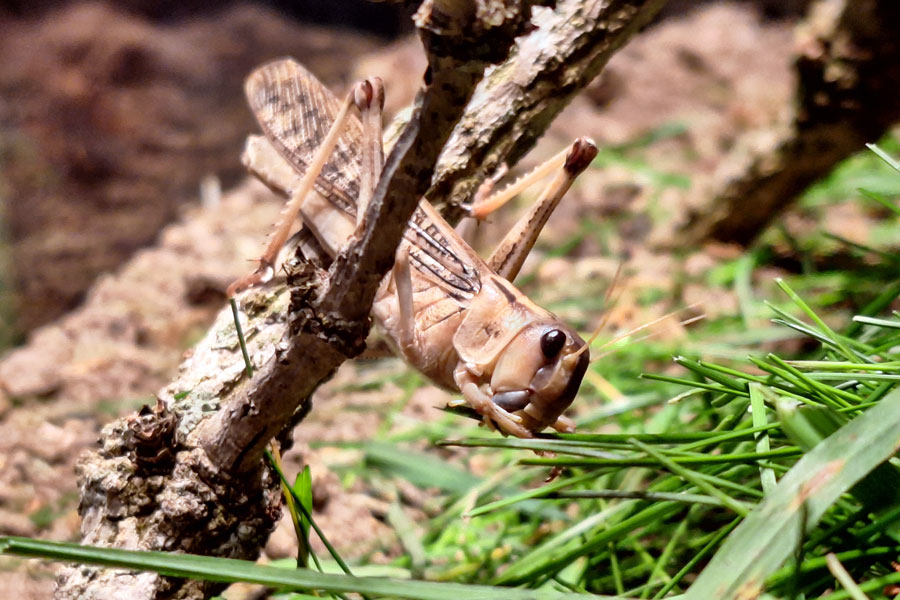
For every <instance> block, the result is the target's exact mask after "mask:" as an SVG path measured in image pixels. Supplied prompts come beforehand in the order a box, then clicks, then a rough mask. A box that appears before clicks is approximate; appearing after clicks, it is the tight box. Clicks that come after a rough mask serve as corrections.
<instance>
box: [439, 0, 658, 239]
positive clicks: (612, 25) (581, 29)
mask: <svg viewBox="0 0 900 600" xmlns="http://www.w3.org/2000/svg"><path fill="white" fill-rule="evenodd" d="M664 4H665V0H559V1H558V2H557V4H556V8H555V9H554V10H550V9H535V16H534V19H533V21H534V25H535V27H536V29H535V31H533V32H532V33H531V34H530V35H528V36H526V37H523V38H520V39H519V40H517V42H516V47H515V49H514V51H513V52H512V53H511V54H510V57H509V59H507V60H506V61H505V62H504V63H503V64H500V65H498V66H496V67H493V68H492V70H490V71H489V72H488V74H487V75H486V76H485V78H484V80H483V81H482V82H481V84H479V86H478V88H477V89H476V90H475V94H474V95H473V97H472V100H471V101H470V102H469V105H468V106H467V107H466V112H465V114H464V115H463V116H462V118H461V119H460V121H459V124H458V125H457V126H456V129H455V130H454V132H453V136H452V137H451V138H450V140H449V142H448V143H447V147H446V148H445V150H444V152H443V154H442V155H441V158H440V161H439V162H438V167H437V174H436V176H435V178H434V180H433V185H432V187H431V189H430V190H429V191H428V198H429V199H430V200H432V202H433V203H435V204H436V205H440V206H441V208H442V212H443V213H444V216H445V217H447V219H448V220H449V221H451V222H456V221H457V220H459V218H460V217H461V216H462V211H461V210H460V208H459V207H460V205H461V204H462V203H463V202H465V201H466V200H468V199H469V198H470V197H471V196H472V194H473V193H474V191H475V190H476V189H477V188H478V186H479V185H480V184H481V182H482V181H484V180H485V179H486V178H487V177H489V176H490V175H491V174H493V173H494V172H495V171H496V170H497V168H498V167H499V166H500V165H501V164H502V163H506V164H507V165H509V166H512V165H514V164H515V163H516V162H518V161H519V159H521V158H522V157H523V156H524V155H525V154H526V153H527V152H528V151H529V150H530V149H531V148H532V147H533V146H534V144H535V143H536V142H537V140H538V138H540V136H541V135H543V133H544V131H546V129H547V127H549V126H550V123H551V122H552V121H553V119H554V118H555V117H556V115H557V114H559V112H560V111H561V110H562V109H563V108H565V107H566V106H567V105H568V103H569V102H570V101H571V100H572V98H574V97H575V95H576V94H577V93H578V92H579V91H581V89H582V88H584V86H586V85H587V84H588V83H590V82H591V80H593V79H594V77H596V76H597V75H598V74H599V73H600V71H601V70H602V69H603V67H604V66H605V65H606V63H607V62H608V61H609V59H610V58H611V57H612V55H613V54H615V53H616V51H618V50H619V48H621V47H622V46H623V45H624V44H625V43H626V42H627V41H628V40H629V39H631V37H632V36H633V35H634V34H635V33H637V32H638V31H639V30H640V29H641V27H643V26H644V25H646V24H647V23H648V22H649V21H650V20H651V19H652V18H653V16H654V15H655V14H656V13H657V12H658V11H659V9H660V8H662V6H663V5H664Z"/></svg>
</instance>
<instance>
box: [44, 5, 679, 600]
mask: <svg viewBox="0 0 900 600" xmlns="http://www.w3.org/2000/svg"><path fill="white" fill-rule="evenodd" d="M661 4H662V0H652V1H648V2H636V1H631V2H626V1H621V0H618V1H616V0H614V1H609V2H600V1H599V0H590V1H586V2H576V1H575V0H562V1H561V2H559V6H558V8H557V10H556V11H555V12H549V11H547V10H544V11H542V14H541V15H540V16H539V17H537V18H536V19H535V21H537V22H538V24H539V27H540V29H539V30H538V31H535V32H532V33H531V34H530V35H528V36H526V37H520V39H519V40H518V47H517V48H516V50H515V52H514V53H513V54H512V55H511V56H512V57H511V58H507V57H508V56H510V50H509V49H510V47H511V46H512V44H513V42H514V39H515V38H516V37H517V36H522V34H524V33H526V32H528V31H529V30H530V29H531V15H530V3H529V2H527V1H525V0H518V1H514V0H507V1H500V0H477V1H475V2H459V1H456V0H433V1H426V2H425V3H423V5H422V7H421V8H420V10H419V12H418V13H417V15H416V24H417V26H418V27H419V31H420V34H421V37H422V40H423V44H424V45H425V47H426V52H427V53H428V59H429V69H428V72H427V73H426V76H425V81H426V83H427V84H428V85H427V88H426V90H425V92H424V93H420V94H419V96H418V97H417V100H416V105H415V110H414V112H413V117H412V119H411V122H410V124H409V125H408V126H407V128H406V129H405V130H404V132H403V133H402V134H401V136H400V138H399V140H398V142H397V144H396V145H395V146H394V148H393V150H392V152H391V154H390V156H389V157H388V160H387V161H386V165H385V170H384V172H383V175H382V179H381V180H380V181H379V185H378V188H377V190H376V193H375V197H374V198H373V199H372V201H371V202H370V204H369V209H368V211H367V214H366V219H365V231H364V233H363V234H362V235H361V236H360V237H359V239H358V240H354V241H353V242H352V243H351V244H350V245H348V246H347V247H345V248H344V249H343V250H342V251H341V252H340V253H339V255H338V256H337V257H336V258H335V260H334V261H333V262H332V264H331V266H330V268H329V270H328V271H327V272H326V271H323V270H320V269H317V268H315V267H313V266H311V265H310V264H309V263H307V262H304V261H302V260H293V261H291V262H290V264H289V265H288V268H287V270H288V272H289V276H288V285H287V287H278V286H272V287H269V288H265V289H261V290H258V291H255V292H252V293H250V294H246V295H245V296H244V297H243V299H242V300H243V310H244V316H245V318H246V325H245V331H246V333H247V336H248V346H249V348H248V349H249V354H250V356H251V360H252V362H253V364H254V367H255V368H256V374H255V375H254V377H253V378H252V379H248V378H247V377H245V376H244V373H243V370H244V366H243V361H242V359H241V355H240V352H238V351H237V340H236V336H235V332H234V327H233V324H232V323H231V314H230V311H227V310H226V311H223V312H222V313H221V314H220V316H219V318H218V320H217V321H216V323H215V324H214V325H213V327H212V328H211V330H210V332H209V334H208V335H207V336H206V338H205V339H204V340H203V341H202V342H201V343H200V344H199V345H198V346H197V347H196V348H195V349H194V350H193V351H192V354H191V356H190V357H189V358H188V359H187V360H186V361H185V362H184V364H183V365H182V368H181V372H180V375H179V377H178V378H177V379H176V380H175V381H174V382H172V383H171V384H169V385H168V386H167V387H166V388H165V389H164V390H162V391H161V392H160V394H159V403H158V406H157V407H156V409H155V410H152V411H151V410H146V411H144V412H143V413H142V414H141V415H139V416H136V417H132V418H130V419H125V420H120V421H117V422H115V423H113V424H111V425H109V426H107V427H106V428H105V429H104V431H103V435H102V440H101V443H102V449H101V451H100V452H99V453H96V454H93V455H91V456H90V457H88V458H87V459H85V460H84V461H83V462H82V464H81V467H80V469H81V472H80V486H81V495H82V502H81V513H82V515H83V518H84V521H83V526H82V533H83V540H84V542H85V543H88V544H96V545H101V546H114V547H124V548H140V549H147V550H169V551H171V550H179V551H187V552H195V553H202V554H209V555H217V556H229V557H239V558H254V557H255V556H256V555H257V554H258V552H259V548H260V547H261V545H262V544H263V543H264V541H265V539H266V537H267V536H268V533H269V531H270V530H271V528H272V527H273V526H274V524H275V523H276V521H277V519H278V517H279V514H280V509H279V503H280V501H279V490H278V484H277V481H275V480H274V478H273V477H272V474H271V473H270V471H269V470H268V469H267V468H265V467H264V465H263V464H262V461H261V455H262V452H263V449H264V448H265V446H266V445H267V444H268V443H269V441H270V440H271V439H272V438H273V437H275V436H277V435H278V434H279V432H281V431H283V430H284V428H285V427H286V426H288V425H289V424H290V423H291V422H292V420H293V419H294V417H295V416H296V415H297V414H298V413H302V412H304V411H305V410H307V409H308V408H309V404H308V402H309V401H308V399H309V397H310V395H311V394H312V392H313V390H314V389H315V388H316V387H317V386H318V385H319V384H320V383H321V382H322V381H324V380H326V379H327V378H328V377H330V376H331V374H332V373H334V371H335V369H336V368H337V367H338V365H339V364H340V363H341V362H343V361H344V360H346V358H348V357H352V356H353V355H355V353H357V352H358V351H359V350H360V349H361V347H362V344H363V340H364V338H365V334H366V332H367V331H368V327H369V322H368V312H369V307H370V306H371V302H372V298H373V297H374V294H375V290H376V287H377V286H378V284H379V282H380V280H381V278H382V277H383V275H384V274H385V273H386V272H387V271H388V269H390V267H391V265H392V264H393V255H394V249H395V248H396V246H397V244H398V242H399V240H400V236H401V234H402V231H403V228H404V226H405V223H406V221H407V219H408V217H409V215H410V214H411V213H412V210H413V209H414V207H415V204H416V202H417V201H418V199H419V198H420V197H421V196H422V194H424V193H425V192H426V190H428V189H429V183H430V182H432V181H434V182H435V186H434V187H432V188H431V192H430V194H431V195H432V197H435V196H434V194H437V193H439V192H440V190H444V191H443V192H440V193H441V197H445V198H448V199H450V204H449V205H450V206H456V205H457V204H458V203H459V201H460V200H461V198H462V194H463V193H464V192H465V190H467V189H471V187H472V185H474V182H475V181H476V180H477V178H479V177H480V176H481V174H482V173H484V172H487V171H491V170H493V169H494V168H495V167H496V166H497V165H498V164H499V163H500V162H501V161H509V162H514V161H515V160H516V159H518V157H520V156H521V155H522V154H524V152H525V151H526V150H527V148H528V147H530V146H531V145H532V144H533V143H534V141H535V139H536V138H537V137H538V136H539V135H540V134H541V133H542V132H543V130H544V129H545V128H546V126H547V125H548V124H549V122H550V120H551V119H552V117H553V116H554V115H555V114H556V113H557V112H559V110H561V108H562V107H563V106H564V105H565V103H566V102H567V101H568V100H569V99H571V97H572V96H573V95H574V94H575V93H576V91H577V90H578V89H579V88H580V87H582V86H584V85H586V84H587V82H588V81H590V79H591V78H592V77H593V76H594V75H595V74H596V73H597V72H599V70H600V68H601V67H602V66H603V64H605V62H606V60H607V59H608V58H609V56H611V54H612V53H613V52H614V51H615V49H617V48H618V47H619V46H621V45H622V44H623V43H624V41H625V40H626V39H627V38H628V37H629V36H630V35H631V34H633V33H634V32H635V31H636V30H637V29H638V28H639V27H640V25H642V24H643V23H644V22H646V21H647V20H648V19H649V18H650V16H651V15H652V14H653V12H654V11H655V10H656V9H657V8H658V7H659V6H660V5H661ZM499 60H505V63H504V64H503V65H502V66H501V67H500V68H498V69H495V70H494V71H493V72H492V75H491V79H492V81H491V82H490V85H485V84H484V83H482V84H481V85H479V81H480V80H481V77H482V74H483V72H484V67H485V65H486V64H487V63H489V62H495V61H499ZM476 89H477V91H475V90H476ZM473 91H475V95H474V97H473ZM470 98H471V101H470ZM454 127H455V129H454ZM451 132H452V135H453V137H452V140H451V141H450V143H449V144H448V148H447V149H445V150H444V151H443V152H444V154H443V155H441V156H442V157H443V158H442V159H441V162H440V166H439V167H438V169H437V170H436V171H435V167H434V165H435V161H437V160H438V156H439V153H440V152H441V151H442V148H443V147H444V145H445V142H447V140H448V138H450V136H451ZM215 587H216V586H211V585H208V584H204V583H201V582H185V581H179V580H172V579H167V578H164V577H161V576H158V575H154V574H146V573H145V574H135V573H130V572H125V571H117V570H112V569H100V568H93V567H81V566H79V567H73V568H69V569H66V570H65V571H64V572H63V574H62V576H61V578H60V587H59V588H58V592H57V597H58V598H76V597H85V596H94V597H100V596H104V597H111V596H121V597H129V598H156V597H161V596H177V597H202V596H204V595H206V594H208V593H210V592H211V591H213V590H214V589H215Z"/></svg>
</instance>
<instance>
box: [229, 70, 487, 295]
mask: <svg viewBox="0 0 900 600" xmlns="http://www.w3.org/2000/svg"><path fill="white" fill-rule="evenodd" d="M244 91H245V93H246V95H247V100H248V102H249V104H250V108H251V110H252V111H253V114H254V115H255V116H256V120H257V121H258V122H259V125H260V127H261V128H262V130H263V133H265V135H266V138H267V139H268V140H269V141H270V142H271V144H272V146H273V147H274V148H275V149H276V150H277V151H278V152H279V154H281V156H282V157H283V158H284V159H285V160H287V161H288V163H289V164H290V165H291V166H293V167H294V168H295V169H296V170H297V171H298V172H299V173H301V174H302V173H303V172H305V171H306V168H307V166H308V165H309V163H310V162H311V160H312V157H313V155H314V154H315V152H316V149H317V148H318V147H319V145H320V144H321V143H322V140H324V139H325V136H326V134H327V133H328V129H329V128H330V127H331V124H332V123H333V122H334V119H335V117H336V116H337V114H338V112H339V111H340V107H341V104H340V101H339V100H338V99H337V98H335V96H334V94H332V93H331V92H330V91H329V90H328V88H326V87H325V86H324V85H323V84H322V82H320V81H319V80H318V79H317V78H316V77H315V75H313V74H312V73H310V72H309V71H307V70H306V68H304V67H303V66H302V65H301V64H300V63H298V62H296V61H294V60H292V59H289V58H288V59H280V60H276V61H273V62H270V63H267V64H265V65H263V66H261V67H259V68H257V69H256V70H255V71H253V72H252V73H251V74H250V75H249V76H248V77H247V81H246V83H245V84H244ZM362 139H363V131H362V123H361V122H360V120H359V119H358V118H357V117H356V116H355V115H350V116H349V118H348V119H347V127H346V129H345V131H344V132H343V133H342V134H341V136H340V137H339V138H338V142H337V145H336V146H335V149H334V152H333V153H332V155H331V157H330V158H329V159H328V161H327V162H326V163H325V166H324V167H323V169H322V173H321V174H320V175H319V176H318V177H317V178H316V182H315V188H316V191H317V192H319V193H320V194H321V195H322V196H323V197H324V198H326V199H327V200H328V202H329V203H330V204H331V205H332V206H334V207H335V208H336V209H338V210H341V211H343V212H344V213H346V214H348V215H349V216H350V217H352V219H353V220H354V221H355V220H356V199H357V197H358V195H359V180H360V163H361V151H360V148H361V147H362ZM423 203H424V201H423ZM404 237H405V239H406V240H407V241H408V242H409V243H410V244H411V248H410V257H411V259H412V260H411V266H412V267H413V268H414V269H416V270H417V271H419V272H420V273H421V274H422V275H423V276H425V277H427V278H428V279H430V280H432V281H433V282H435V283H436V284H438V285H441V287H442V288H444V289H445V290H446V291H447V293H448V294H451V295H453V296H454V297H456V298H457V299H459V300H464V299H468V298H470V297H471V296H472V295H474V294H476V293H477V292H478V290H479V289H480V288H481V283H480V280H479V277H478V272H477V270H476V269H475V268H474V267H473V265H472V257H473V256H475V252H474V251H473V250H471V248H469V247H468V246H467V245H466V244H465V242H463V241H462V240H460V239H459V237H458V236H456V234H455V232H454V231H453V230H452V228H451V227H450V226H449V225H448V224H447V223H446V222H444V220H443V219H442V218H441V217H440V216H439V215H438V214H437V213H436V212H435V211H434V209H431V207H430V206H428V207H427V208H425V207H423V206H422V205H420V206H419V207H418V208H416V211H415V213H414V214H413V217H412V218H411V219H410V223H409V228H408V229H407V231H406V233H405V235H404ZM475 259H476V260H478V259H477V256H475Z"/></svg>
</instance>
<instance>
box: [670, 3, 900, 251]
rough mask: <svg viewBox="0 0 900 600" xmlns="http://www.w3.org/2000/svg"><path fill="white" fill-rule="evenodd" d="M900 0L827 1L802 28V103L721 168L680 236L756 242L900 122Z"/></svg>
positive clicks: (751, 138) (689, 239)
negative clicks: (814, 187)
mask: <svg viewBox="0 0 900 600" xmlns="http://www.w3.org/2000/svg"><path fill="white" fill-rule="evenodd" d="M897 23H900V4H898V3H897V2H894V1H892V0H853V1H850V0H828V1H823V2H820V3H819V4H818V5H816V6H815V7H814V10H813V11H812V13H811V15H810V17H809V19H808V20H807V22H806V24H805V26H804V28H803V29H802V30H801V32H800V35H801V40H800V44H799V49H800V54H799V56H798V57H797V59H796V64H795V68H796V71H797V76H798V89H797V107H796V110H795V112H794V113H793V115H791V118H790V121H789V123H787V124H784V125H782V126H780V127H778V128H776V129H775V130H773V131H769V132H754V133H753V134H752V135H751V136H748V139H747V140H745V143H744V144H739V146H738V147H737V148H736V150H735V152H734V155H733V156H732V157H731V159H729V160H728V161H727V162H726V163H725V165H724V167H723V168H722V169H720V172H719V175H718V177H717V178H716V181H715V182H714V183H713V184H712V186H711V189H709V190H707V191H705V192H704V194H703V195H704V197H705V198H708V200H703V201H701V202H700V203H699V205H698V206H696V207H694V208H693V209H692V212H691V214H690V215H689V218H688V220H687V222H686V224H685V225H684V227H682V230H681V232H680V234H679V237H680V239H681V242H682V245H684V244H691V243H694V242H695V241H696V240H697V239H715V240H719V241H724V242H738V243H741V244H747V243H749V242H751V241H752V240H753V239H754V238H755V237H756V236H757V235H759V234H760V233H761V232H762V230H763V229H764V228H765V227H766V226H767V225H768V224H769V223H770V222H771V221H772V220H773V219H774V218H775V217H776V216H777V215H778V213H779V212H780V211H781V210H783V209H784V208H785V207H786V206H788V205H789V204H790V203H791V202H793V201H794V199H795V198H796V197H797V196H798V195H799V194H800V193H801V192H802V191H803V190H804V189H805V188H806V187H807V186H809V185H810V184H811V183H813V182H814V181H816V180H818V179H820V178H822V177H823V176H824V175H826V174H827V173H828V172H829V171H830V170H831V169H832V168H833V167H834V166H835V164H836V163H837V162H838V161H840V160H842V159H844V158H846V157H847V156H849V155H850V154H852V153H854V152H858V151H859V150H861V149H862V148H863V144H865V143H866V142H874V141H876V140H877V139H878V138H879V137H881V136H882V135H883V134H884V132H885V131H886V130H887V128H888V127H890V126H891V125H893V124H895V123H897V122H898V121H900V104H898V103H897V102H896V101H895V98H896V96H897V92H898V90H900V38H898V36H897V28H896V24H897Z"/></svg>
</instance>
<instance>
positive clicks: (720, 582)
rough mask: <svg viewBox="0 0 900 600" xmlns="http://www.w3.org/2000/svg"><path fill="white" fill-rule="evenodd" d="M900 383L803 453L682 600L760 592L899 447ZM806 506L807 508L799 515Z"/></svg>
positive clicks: (702, 599)
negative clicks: (803, 542) (808, 532)
mask: <svg viewBox="0 0 900 600" xmlns="http://www.w3.org/2000/svg"><path fill="white" fill-rule="evenodd" d="M897 431H900V390H895V391H894V392H892V393H891V394H889V395H887V396H886V397H885V398H884V399H883V400H882V401H881V402H880V403H879V404H878V405H876V406H874V407H873V408H871V409H870V410H869V411H868V412H866V413H864V414H863V415H861V416H859V417H857V418H856V419H855V420H854V421H852V422H850V423H849V424H848V425H846V426H845V427H842V428H841V429H840V430H839V431H837V432H836V433H835V434H834V435H832V436H830V437H829V438H827V440H826V441H825V442H824V443H821V444H819V445H817V446H816V447H815V448H814V449H813V450H812V451H810V452H809V453H808V454H806V456H804V457H803V458H802V459H801V460H800V461H799V462H798V463H797V464H796V465H795V466H794V467H793V468H792V469H791V470H790V471H789V472H788V473H787V474H786V475H785V476H784V477H783V478H782V479H781V481H780V482H779V483H778V485H777V486H776V488H775V490H774V492H773V493H772V494H771V495H769V496H767V497H766V499H765V500H764V501H763V502H762V503H761V504H760V505H759V506H757V508H755V509H754V510H753V511H752V512H751V514H750V516H749V517H747V519H746V520H745V521H744V522H743V523H742V524H741V525H740V526H739V527H738V528H737V529H735V531H734V532H733V533H732V534H731V535H730V536H729V537H728V539H727V540H726V541H725V543H724V544H723V546H722V548H721V549H720V550H719V552H718V553H716V555H715V556H714V557H713V559H712V561H710V564H709V565H708V566H707V567H706V569H705V570H704V571H703V572H702V573H701V574H700V576H699V577H698V579H697V581H696V582H695V583H694V584H693V585H692V586H691V588H690V589H689V590H688V592H687V594H686V596H685V600H715V599H718V598H722V599H730V598H734V597H741V596H743V595H746V596H747V597H752V596H753V595H754V594H756V593H758V592H761V591H762V588H763V582H764V581H765V578H766V577H767V576H768V575H770V574H771V573H773V572H774V571H775V570H776V569H777V568H778V567H779V566H780V565H781V563H782V562H784V560H785V559H786V558H788V557H789V556H790V555H791V553H792V552H794V549H795V547H796V545H797V544H798V543H799V542H800V540H801V538H802V537H803V535H805V532H804V531H802V530H801V525H802V524H805V525H806V527H807V528H808V527H811V526H812V525H814V524H815V523H817V522H818V521H819V519H820V518H821V517H822V515H823V514H824V512H825V511H826V510H827V509H828V508H829V507H830V506H831V505H832V504H833V503H834V502H835V501H836V500H837V499H838V498H839V497H840V496H841V495H842V494H843V493H845V492H846V491H848V490H849V489H850V488H852V487H853V485H854V484H856V483H857V482H858V481H859V480H860V479H862V478H863V477H864V476H865V475H866V474H867V473H869V472H871V471H872V470H874V469H875V468H876V467H878V465H880V464H881V463H882V462H884V461H885V460H886V459H888V458H890V457H891V456H892V455H893V454H894V452H895V451H896V446H897V443H898V435H897ZM801 513H805V517H806V518H805V519H802V518H801V517H802V515H801Z"/></svg>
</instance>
